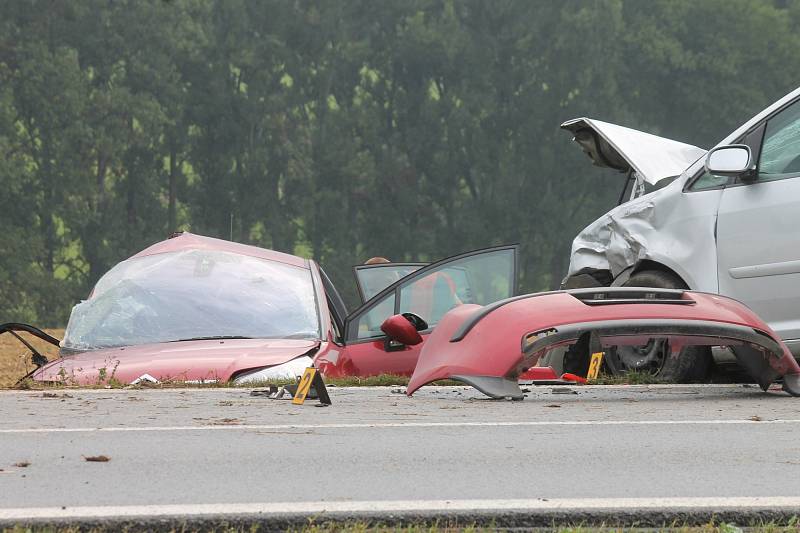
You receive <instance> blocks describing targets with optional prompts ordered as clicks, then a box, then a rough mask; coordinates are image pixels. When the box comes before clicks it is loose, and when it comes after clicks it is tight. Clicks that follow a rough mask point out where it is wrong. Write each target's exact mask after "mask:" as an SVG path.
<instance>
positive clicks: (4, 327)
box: [0, 322, 61, 346]
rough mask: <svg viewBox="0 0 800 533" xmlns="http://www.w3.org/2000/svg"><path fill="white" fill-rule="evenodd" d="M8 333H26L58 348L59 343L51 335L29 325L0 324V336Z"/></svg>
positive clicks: (15, 323)
mask: <svg viewBox="0 0 800 533" xmlns="http://www.w3.org/2000/svg"><path fill="white" fill-rule="evenodd" d="M9 331H27V332H28V333H30V334H31V335H33V336H34V337H39V338H40V339H42V340H43V341H45V342H49V343H50V344H52V345H54V346H58V345H59V344H60V343H61V341H60V340H58V339H56V338H55V337H53V336H52V335H48V334H47V333H45V332H44V331H42V330H41V329H39V328H37V327H35V326H31V325H29V324H21V323H19V322H8V323H6V324H0V335H2V334H3V333H7V332H9Z"/></svg>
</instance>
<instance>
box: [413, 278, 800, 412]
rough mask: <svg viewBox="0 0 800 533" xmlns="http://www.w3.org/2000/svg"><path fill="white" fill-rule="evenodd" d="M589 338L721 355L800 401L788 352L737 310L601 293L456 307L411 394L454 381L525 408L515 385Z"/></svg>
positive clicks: (682, 295) (737, 306)
mask: <svg viewBox="0 0 800 533" xmlns="http://www.w3.org/2000/svg"><path fill="white" fill-rule="evenodd" d="M587 333H588V334H590V335H591V336H592V339H593V340H594V342H595V343H596V345H597V346H598V347H599V348H598V349H605V348H608V347H611V346H622V345H637V346H638V345H642V344H646V343H647V341H648V340H650V339H666V340H668V341H669V345H670V346H671V347H672V349H673V350H678V349H681V348H683V347H686V346H726V347H729V348H730V349H731V351H732V352H733V353H734V354H735V355H736V358H737V360H738V361H739V363H740V364H741V365H742V367H743V368H745V369H746V370H747V371H748V372H749V373H750V375H751V376H752V377H753V379H754V380H755V381H756V383H758V384H759V385H760V386H761V388H762V389H764V390H766V389H767V388H768V387H769V386H770V384H772V383H774V382H775V381H776V380H778V379H781V378H782V379H783V388H784V390H786V391H787V392H788V393H789V394H791V395H793V396H800V366H798V364H797V362H796V361H795V360H794V358H793V357H792V355H791V353H790V352H789V350H788V348H787V347H786V345H785V344H784V343H783V342H782V341H781V340H780V338H778V336H777V335H776V334H775V333H774V332H773V331H772V330H771V329H770V328H769V326H767V324H765V323H764V322H763V321H762V320H761V319H760V318H759V317H758V316H756V315H755V314H754V313H753V312H752V311H751V310H750V309H748V308H747V307H745V306H744V305H743V304H741V303H739V302H737V301H735V300H731V299H729V298H725V297H723V296H719V295H714V294H705V293H694V292H689V291H680V290H666V289H640V288H598V289H594V288H593V289H578V290H572V291H556V292H550V293H538V294H529V295H524V296H519V297H516V298H511V299H508V300H504V301H501V302H497V303H495V304H492V305H489V306H485V307H480V306H474V305H470V306H466V305H464V306H459V307H457V308H455V309H453V310H452V311H450V312H449V313H448V314H447V315H445V316H444V318H443V319H442V321H441V322H440V323H439V324H438V326H437V328H436V329H435V330H434V332H433V333H432V334H431V336H430V338H429V339H428V341H427V343H426V344H425V347H424V348H423V350H422V353H421V354H420V358H419V361H418V363H417V367H416V369H415V370H414V374H413V376H412V377H411V380H410V382H409V385H408V389H407V393H408V394H409V395H410V394H413V392H414V391H415V390H417V389H418V388H419V387H421V386H423V385H425V384H427V383H430V382H432V381H435V380H438V379H454V380H458V381H462V382H464V383H467V384H469V385H472V386H474V387H475V388H477V389H478V390H480V391H481V392H483V393H485V394H487V395H488V396H491V397H495V398H504V397H505V398H508V397H510V398H515V399H521V398H522V392H521V391H520V389H519V386H518V385H517V379H518V378H519V377H520V375H522V374H523V373H524V372H525V371H527V370H528V369H530V368H533V367H535V366H536V364H537V363H538V361H539V359H540V358H541V357H542V356H543V355H544V354H545V353H547V351H548V350H551V349H553V348H556V347H559V346H565V345H569V344H572V343H575V342H576V341H577V340H578V338H579V337H580V336H581V335H584V334H587Z"/></svg>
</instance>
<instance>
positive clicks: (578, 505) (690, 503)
mask: <svg viewBox="0 0 800 533" xmlns="http://www.w3.org/2000/svg"><path fill="white" fill-rule="evenodd" d="M646 509H654V510H663V509H675V510H677V509H680V510H693V511H702V510H708V511H719V510H723V509H763V510H776V509H791V510H795V509H800V497H795V496H772V497H767V496H765V497H732V498H724V497H707V498H565V499H526V500H505V499H503V500H394V501H392V500H389V501H332V502H330V501H329V502H325V501H314V502H280V503H221V504H183V505H181V504H176V505H121V506H98V507H21V508H8V509H0V520H6V521H10V520H26V519H28V520H31V519H63V518H127V517H147V518H159V517H167V516H208V515H228V516H230V515H245V514H260V515H316V514H320V513H353V514H359V513H398V512H458V511H514V510H518V511H528V512H531V511H533V512H535V511H569V510H575V511H587V510H592V511H601V510H609V511H614V510H616V511H618V510H646Z"/></svg>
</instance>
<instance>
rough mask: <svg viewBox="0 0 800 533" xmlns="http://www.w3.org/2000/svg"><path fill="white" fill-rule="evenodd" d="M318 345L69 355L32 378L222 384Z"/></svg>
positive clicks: (191, 344)
mask: <svg viewBox="0 0 800 533" xmlns="http://www.w3.org/2000/svg"><path fill="white" fill-rule="evenodd" d="M318 346H319V341H317V340H297V339H225V340H201V341H182V342H166V343H159V344H144V345H140V346H126V347H124V348H109V349H104V350H94V351H90V352H82V353H79V354H75V355H68V356H65V357H62V358H60V359H56V360H55V361H53V362H52V363H49V364H47V365H45V366H44V367H42V368H41V369H39V370H38V371H37V372H36V373H35V374H34V375H33V376H32V377H33V379H34V380H37V381H59V382H62V381H63V382H65V383H67V384H75V385H91V384H96V383H104V382H106V381H107V380H110V379H112V378H113V379H115V380H117V381H120V382H122V383H130V382H132V381H134V380H136V379H137V378H140V377H142V376H143V375H145V374H148V375H150V376H152V377H153V378H155V379H158V380H162V381H163V380H177V381H200V380H203V381H213V380H217V381H227V380H229V379H230V378H231V376H233V375H234V374H236V373H238V372H239V371H242V370H248V369H255V368H263V367H268V366H275V365H280V364H283V363H285V362H287V361H290V360H292V359H294V358H296V357H299V356H301V355H304V354H306V353H308V352H310V351H311V352H313V351H314V350H315V349H316V348H317V347H318ZM310 355H312V356H313V353H312V354H310Z"/></svg>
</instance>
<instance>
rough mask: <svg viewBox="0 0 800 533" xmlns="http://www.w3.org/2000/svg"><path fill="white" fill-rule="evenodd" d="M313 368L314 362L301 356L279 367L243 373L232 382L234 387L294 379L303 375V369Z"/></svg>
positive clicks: (307, 357)
mask: <svg viewBox="0 0 800 533" xmlns="http://www.w3.org/2000/svg"><path fill="white" fill-rule="evenodd" d="M310 366H314V361H313V360H312V359H311V358H310V357H309V356H307V355H303V356H300V357H297V358H295V359H292V360H291V361H287V362H285V363H283V364H281V365H275V366H268V367H266V368H259V369H258V370H252V371H250V372H245V373H244V374H241V375H239V376H237V377H236V378H235V379H234V380H233V382H234V383H235V384H236V385H241V384H243V383H253V382H257V381H267V380H270V379H295V378H297V377H299V376H302V375H303V372H305V369H306V368H308V367H310Z"/></svg>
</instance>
